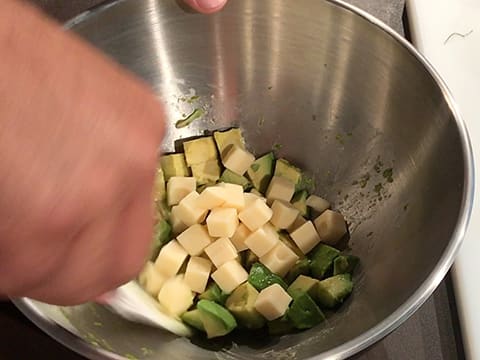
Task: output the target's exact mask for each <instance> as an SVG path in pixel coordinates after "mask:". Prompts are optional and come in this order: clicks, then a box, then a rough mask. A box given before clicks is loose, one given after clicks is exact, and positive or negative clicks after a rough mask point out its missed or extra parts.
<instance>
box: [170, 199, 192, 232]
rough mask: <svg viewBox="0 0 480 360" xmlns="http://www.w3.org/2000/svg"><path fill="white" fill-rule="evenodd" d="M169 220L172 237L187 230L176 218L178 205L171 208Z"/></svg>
mask: <svg viewBox="0 0 480 360" xmlns="http://www.w3.org/2000/svg"><path fill="white" fill-rule="evenodd" d="M169 220H170V225H172V233H173V235H178V234H180V233H181V232H183V231H185V230H186V229H187V228H188V226H187V225H185V224H184V223H183V222H182V220H180V218H179V217H178V205H177V206H173V207H172V210H171V211H170V218H169Z"/></svg>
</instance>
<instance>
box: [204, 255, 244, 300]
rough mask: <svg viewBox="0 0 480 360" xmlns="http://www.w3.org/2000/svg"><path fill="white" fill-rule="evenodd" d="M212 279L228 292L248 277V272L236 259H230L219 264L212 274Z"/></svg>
mask: <svg viewBox="0 0 480 360" xmlns="http://www.w3.org/2000/svg"><path fill="white" fill-rule="evenodd" d="M212 279H213V281H215V282H216V283H217V285H218V286H219V287H220V289H222V291H224V292H225V293H227V294H229V293H231V292H232V291H233V290H235V289H236V288H237V286H238V285H240V284H242V283H244V282H245V281H247V279H248V273H247V272H246V271H245V269H244V268H243V267H242V265H240V264H239V263H238V261H236V260H230V261H228V262H226V263H225V264H223V265H222V266H220V267H219V268H218V269H217V271H215V272H214V273H213V274H212Z"/></svg>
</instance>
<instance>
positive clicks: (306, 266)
mask: <svg viewBox="0 0 480 360" xmlns="http://www.w3.org/2000/svg"><path fill="white" fill-rule="evenodd" d="M300 275H310V259H308V258H303V259H300V260H298V261H297V263H296V264H295V265H294V266H293V267H292V268H291V269H290V271H289V272H288V273H287V276H286V277H285V281H286V282H287V284H291V283H292V282H293V281H295V279H296V278H297V277H299V276H300Z"/></svg>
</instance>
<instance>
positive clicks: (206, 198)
mask: <svg viewBox="0 0 480 360" xmlns="http://www.w3.org/2000/svg"><path fill="white" fill-rule="evenodd" d="M225 198H226V193H225V188H223V187H221V186H209V187H207V188H206V189H205V190H203V191H202V193H201V194H200V196H199V197H198V198H197V200H195V205H196V206H197V207H199V208H200V209H206V210H212V209H213V208H216V207H219V206H222V205H223V203H224V202H225Z"/></svg>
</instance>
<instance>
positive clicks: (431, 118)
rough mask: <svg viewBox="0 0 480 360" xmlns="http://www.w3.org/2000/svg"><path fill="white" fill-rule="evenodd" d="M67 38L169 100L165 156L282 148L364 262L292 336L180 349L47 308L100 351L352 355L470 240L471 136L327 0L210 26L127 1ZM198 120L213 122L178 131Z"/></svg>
mask: <svg viewBox="0 0 480 360" xmlns="http://www.w3.org/2000/svg"><path fill="white" fill-rule="evenodd" d="M69 27H71V28H72V29H73V30H74V31H75V32H77V33H78V34H80V35H81V36H83V37H84V38H86V39H87V40H88V41H90V42H91V43H93V44H94V45H95V46H97V47H98V48H100V49H102V50H103V51H104V52H105V53H107V54H109V55H110V56H111V57H113V58H114V59H115V60H116V61H118V62H119V63H120V64H122V65H124V66H126V67H127V68H129V69H130V70H131V71H133V72H134V73H136V74H138V75H139V76H141V77H142V78H144V79H145V80H146V81H147V82H149V83H150V84H151V85H152V86H153V87H154V89H155V90H156V91H157V92H158V94H159V95H160V96H161V97H162V98H163V101H164V103H165V104H166V112H167V119H168V123H167V128H168V134H167V136H166V139H165V142H164V150H165V151H173V150H174V148H175V147H174V142H175V140H176V139H181V138H187V137H190V136H196V135H200V134H203V133H204V131H208V130H214V129H218V128H228V127H231V126H240V127H241V128H242V129H243V130H244V133H245V136H246V140H247V143H248V146H249V147H250V149H251V150H253V151H254V152H256V153H257V154H262V153H265V152H267V151H269V150H271V149H272V148H274V149H275V151H276V153H277V155H278V156H283V157H286V158H287V159H288V160H290V161H292V162H293V163H295V164H297V165H298V166H300V167H301V168H303V169H306V170H307V172H308V173H309V174H310V175H311V177H312V178H313V179H314V180H315V185H316V193H317V194H318V195H321V196H323V197H325V198H327V199H328V200H330V201H331V202H332V203H333V204H334V207H335V208H336V209H339V210H340V211H341V212H342V213H343V214H345V216H346V218H347V220H348V222H349V224H350V231H351V240H350V244H349V246H350V248H351V251H352V252H353V253H355V254H357V255H359V256H360V257H361V259H362V265H361V269H360V271H358V273H357V274H356V277H355V281H356V289H355V292H354V295H353V296H352V297H350V298H349V300H348V301H347V303H346V304H345V305H344V306H342V308H341V309H340V311H339V312H338V313H336V314H333V315H331V316H330V317H329V319H328V321H327V322H326V323H324V324H323V325H320V326H318V327H316V328H314V329H311V330H309V331H305V332H302V333H299V334H295V335H289V336H284V337H282V338H262V337H257V336H252V334H248V335H246V336H239V337H234V338H228V339H224V340H221V341H212V342H208V343H207V342H205V341H201V340H198V339H193V340H189V339H182V338H176V337H174V336H171V335H169V334H165V333H163V332H159V331H157V330H154V329H150V328H147V327H144V326H140V325H135V324H130V323H127V322H125V321H123V320H121V319H119V318H117V317H116V316H114V315H112V314H110V313H109V312H108V311H106V310H105V309H102V308H101V307H99V306H94V305H84V306H79V307H73V308H62V309H60V310H61V311H60V312H59V309H58V308H53V307H50V306H46V305H43V304H37V303H35V306H36V307H37V309H39V311H40V312H41V313H43V314H47V315H48V316H50V317H53V318H58V317H59V316H60V317H62V316H66V317H67V318H68V320H69V322H70V325H71V326H73V328H74V329H75V331H76V332H78V334H79V335H80V336H81V337H83V338H84V339H86V340H87V341H88V342H90V343H91V344H93V345H95V346H98V347H99V348H103V349H106V350H108V351H111V352H113V353H116V354H119V355H123V356H128V355H130V356H131V357H135V358H152V359H187V358H195V359H212V358H218V359H240V358H242V359H263V358H270V357H275V358H278V359H307V358H309V357H313V356H315V355H319V354H323V355H327V354H330V355H338V356H341V357H343V356H346V355H349V354H352V353H353V352H355V351H357V350H359V349H360V348H361V347H362V346H365V345H366V344H368V342H369V341H371V340H374V339H376V336H377V335H379V334H380V333H383V334H384V333H385V331H386V330H390V329H391V328H392V326H394V325H395V324H398V322H399V320H401V319H402V318H404V317H405V315H406V313H407V312H408V311H410V310H411V309H412V307H411V306H410V308H407V306H406V305H405V304H406V303H408V302H410V303H409V304H410V305H412V304H414V303H419V302H420V301H421V298H422V296H425V295H428V294H429V292H431V291H433V288H434V287H435V285H436V284H437V283H438V281H440V279H441V277H442V276H443V275H444V273H445V271H446V270H447V268H448V266H449V265H450V263H449V262H450V261H451V256H452V252H453V249H454V248H455V247H456V245H457V243H458V241H459V240H458V239H457V240H458V241H457V240H456V242H453V244H452V240H451V239H452V238H455V234H456V231H457V222H458V219H459V217H460V216H461V215H462V214H463V212H464V198H465V192H466V179H465V170H464V169H465V167H466V160H465V159H466V156H465V153H464V148H465V139H464V138H462V131H461V130H460V129H459V124H458V123H457V121H456V120H455V117H454V115H453V114H452V110H451V107H450V106H449V103H448V102H447V100H446V99H445V95H444V94H443V92H442V90H441V88H440V87H439V85H438V84H437V82H436V81H435V79H434V78H433V77H432V75H431V74H430V73H429V72H428V71H427V70H426V69H425V67H424V65H423V64H422V62H421V61H419V60H418V58H417V57H416V56H415V55H414V54H413V53H412V51H411V50H410V49H409V48H407V47H405V46H404V45H403V44H402V43H401V42H400V41H398V39H396V38H395V37H394V36H392V35H391V34H389V33H388V32H387V31H384V30H382V29H381V28H380V27H378V26H377V25H375V24H374V23H372V22H371V21H369V20H368V19H366V18H363V17H361V16H359V15H358V14H356V13H355V12H354V11H352V10H351V9H349V8H348V7H345V6H342V5H339V4H336V3H333V2H330V1H318V0H297V1H281V0H262V1H256V0H231V1H230V3H229V5H228V6H227V7H226V9H225V10H224V11H222V12H221V13H220V14H217V15H214V16H208V17H207V16H202V15H199V14H193V13H188V12H186V11H185V10H184V9H182V8H181V7H180V6H179V5H178V4H177V2H176V1H173V0H165V1H154V0H124V1H120V2H117V3H115V4H113V5H109V6H105V7H103V8H101V9H99V10H97V11H94V12H92V13H90V14H86V15H85V16H82V17H80V18H77V19H76V20H75V21H73V22H71V23H70V24H69ZM197 108H202V109H203V110H205V113H206V115H205V116H204V117H203V118H202V119H201V120H198V121H196V122H194V123H193V124H192V125H191V126H189V127H187V128H183V129H176V128H175V126H174V124H175V121H176V120H178V119H181V118H182V117H184V116H185V115H188V114H190V113H191V112H192V111H194V110H195V109H197ZM132 121H135V119H132ZM402 306H403V308H402ZM399 309H400V310H399ZM60 314H61V315H60ZM392 314H393V315H392ZM382 329H383V330H385V331H383V332H382ZM362 334H363V335H362ZM98 356H100V355H98ZM105 356H106V355H105Z"/></svg>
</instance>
